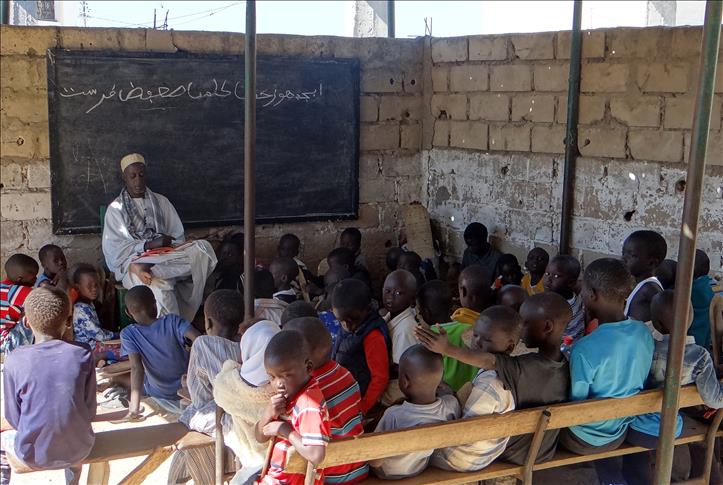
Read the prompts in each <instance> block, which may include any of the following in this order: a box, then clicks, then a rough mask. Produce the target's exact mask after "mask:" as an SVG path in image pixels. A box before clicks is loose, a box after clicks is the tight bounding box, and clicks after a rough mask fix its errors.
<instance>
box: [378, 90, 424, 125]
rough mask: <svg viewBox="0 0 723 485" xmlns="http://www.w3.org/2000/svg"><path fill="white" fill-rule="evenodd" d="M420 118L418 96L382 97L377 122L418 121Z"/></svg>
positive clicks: (420, 108)
mask: <svg viewBox="0 0 723 485" xmlns="http://www.w3.org/2000/svg"><path fill="white" fill-rule="evenodd" d="M421 117H422V98H421V97H420V96H382V97H381V104H380V105H379V120H380V121H388V120H418V119H420V118H421Z"/></svg>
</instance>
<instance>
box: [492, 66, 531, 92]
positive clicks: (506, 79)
mask: <svg viewBox="0 0 723 485" xmlns="http://www.w3.org/2000/svg"><path fill="white" fill-rule="evenodd" d="M490 76H491V78H490V89H491V90H492V91H530V90H532V72H531V71H530V66H528V65H520V64H518V65H506V66H492V71H491V73H490Z"/></svg>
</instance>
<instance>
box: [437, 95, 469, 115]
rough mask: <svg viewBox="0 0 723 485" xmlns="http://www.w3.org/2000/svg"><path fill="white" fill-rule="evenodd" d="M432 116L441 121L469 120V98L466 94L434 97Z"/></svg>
mask: <svg viewBox="0 0 723 485" xmlns="http://www.w3.org/2000/svg"><path fill="white" fill-rule="evenodd" d="M432 116H434V117H435V118H441V119H453V120H465V119H467V96H465V95H464V94H435V95H433V96H432Z"/></svg>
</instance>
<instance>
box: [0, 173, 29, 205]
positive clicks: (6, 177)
mask: <svg viewBox="0 0 723 485" xmlns="http://www.w3.org/2000/svg"><path fill="white" fill-rule="evenodd" d="M0 184H1V185H2V189H3V190H13V189H21V188H22V187H23V168H22V167H21V166H20V165H18V164H17V163H6V162H3V163H2V164H1V165H0ZM3 217H4V214H3Z"/></svg>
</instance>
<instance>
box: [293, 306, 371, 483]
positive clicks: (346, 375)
mask: <svg viewBox="0 0 723 485" xmlns="http://www.w3.org/2000/svg"><path fill="white" fill-rule="evenodd" d="M284 329H289V330H296V331H298V332H299V333H300V334H302V335H303V336H304V340H305V341H306V344H307V345H308V346H309V353H310V355H311V362H312V363H313V366H314V368H313V370H312V371H311V375H312V376H313V377H314V378H316V380H317V382H318V383H319V387H320V388H321V392H322V394H324V399H325V400H326V406H327V409H328V410H329V422H330V425H331V439H333V440H338V439H341V438H349V437H352V436H358V435H360V434H362V433H363V432H364V428H363V426H362V413H361V408H360V406H359V405H360V403H361V392H360V391H359V384H357V382H356V380H354V377H353V376H352V375H351V373H350V372H349V371H348V370H346V369H345V368H344V367H342V366H341V365H339V364H338V363H337V362H336V361H334V360H332V359H331V349H332V341H331V335H330V334H329V331H328V330H327V329H326V326H325V325H324V323H323V322H322V321H321V320H320V319H318V318H313V317H305V318H296V319H294V320H290V321H289V322H287V323H286V326H285V327H284ZM368 474H369V466H368V465H367V464H366V463H364V462H361V463H351V464H348V465H340V466H337V467H332V468H326V469H324V483H334V484H339V483H343V484H351V483H357V482H360V481H362V480H364V479H365V478H366V477H367V475H368Z"/></svg>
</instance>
